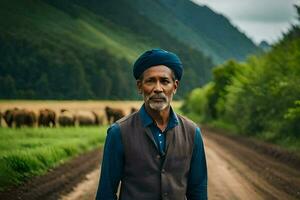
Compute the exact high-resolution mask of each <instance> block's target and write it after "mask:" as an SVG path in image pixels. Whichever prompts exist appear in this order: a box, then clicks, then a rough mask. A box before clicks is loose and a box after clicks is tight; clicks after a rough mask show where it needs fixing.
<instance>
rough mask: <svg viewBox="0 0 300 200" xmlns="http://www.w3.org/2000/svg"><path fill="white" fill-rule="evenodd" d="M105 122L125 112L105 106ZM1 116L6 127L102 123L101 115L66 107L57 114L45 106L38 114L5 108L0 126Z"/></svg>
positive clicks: (132, 110) (123, 114) (115, 118)
mask: <svg viewBox="0 0 300 200" xmlns="http://www.w3.org/2000/svg"><path fill="white" fill-rule="evenodd" d="M104 111H105V114H106V119H107V123H108V124H111V123H114V122H116V121H117V120H119V119H120V118H122V117H124V116H125V112H124V111H123V110H122V109H119V108H111V107H109V106H106V107H105V109H104ZM136 111H137V109H136V108H133V107H132V108H131V113H133V112H136ZM1 118H3V121H5V123H6V125H7V127H17V128H19V127H22V126H28V127H34V126H38V127H56V126H57V125H59V126H61V127H65V126H76V125H78V126H89V125H102V124H103V121H104V119H103V116H100V115H98V114H97V113H96V112H94V111H85V112H76V113H74V112H71V111H70V110H67V109H61V110H60V113H59V114H57V113H56V112H55V111H54V110H51V109H48V108H45V109H41V110H39V112H38V114H36V113H35V112H33V111H31V110H27V109H20V108H13V109H7V110H6V111H5V112H3V113H2V112H0V126H1V125H2V124H1V121H2V120H1Z"/></svg>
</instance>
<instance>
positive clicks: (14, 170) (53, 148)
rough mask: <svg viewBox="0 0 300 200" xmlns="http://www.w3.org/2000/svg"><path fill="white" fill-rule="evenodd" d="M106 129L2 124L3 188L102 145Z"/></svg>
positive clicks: (0, 169)
mask: <svg viewBox="0 0 300 200" xmlns="http://www.w3.org/2000/svg"><path fill="white" fill-rule="evenodd" d="M106 129H107V126H103V127H100V128H99V127H86V128H83V127H80V128H79V127H70V128H21V129H9V128H0V191H1V190H5V188H7V187H8V186H11V185H17V184H19V183H21V182H22V181H24V180H26V179H27V178H29V177H32V176H36V175H41V174H43V173H45V172H46V171H47V170H48V169H50V168H53V167H55V166H57V165H59V164H61V163H64V162H65V161H67V160H69V159H70V158H73V157H75V156H76V155H79V154H81V153H83V152H86V151H89V150H92V149H95V148H97V147H99V146H101V145H103V143H104V140H105V137H106Z"/></svg>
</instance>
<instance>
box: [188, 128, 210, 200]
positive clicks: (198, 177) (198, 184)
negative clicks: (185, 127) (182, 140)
mask: <svg viewBox="0 0 300 200" xmlns="http://www.w3.org/2000/svg"><path fill="white" fill-rule="evenodd" d="M186 196H187V199H188V200H202V199H207V167H206V158H205V151H204V145H203V140H202V137H201V130H200V128H198V127H197V128H196V134H195V143H194V149H193V155H192V160H191V168H190V173H189V176H188V185H187V195H186Z"/></svg>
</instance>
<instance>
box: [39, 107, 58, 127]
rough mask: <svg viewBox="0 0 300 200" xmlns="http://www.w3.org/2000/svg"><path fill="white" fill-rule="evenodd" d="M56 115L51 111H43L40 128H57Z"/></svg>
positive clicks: (40, 115) (41, 112)
mask: <svg viewBox="0 0 300 200" xmlns="http://www.w3.org/2000/svg"><path fill="white" fill-rule="evenodd" d="M55 120H56V113H55V112H54V111H53V110H51V109H47V108H46V109H41V110H40V111H39V117H38V126H46V127H50V126H52V127H55V125H56V123H55Z"/></svg>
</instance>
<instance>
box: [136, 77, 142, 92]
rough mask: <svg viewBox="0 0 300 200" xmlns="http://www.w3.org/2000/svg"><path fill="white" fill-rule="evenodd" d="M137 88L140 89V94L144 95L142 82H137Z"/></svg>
mask: <svg viewBox="0 0 300 200" xmlns="http://www.w3.org/2000/svg"><path fill="white" fill-rule="evenodd" d="M136 87H137V89H138V92H139V94H142V81H141V80H137V81H136Z"/></svg>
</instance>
